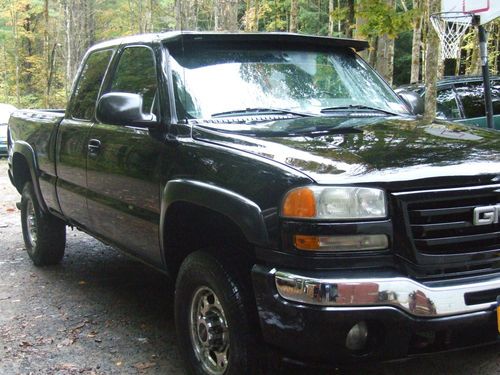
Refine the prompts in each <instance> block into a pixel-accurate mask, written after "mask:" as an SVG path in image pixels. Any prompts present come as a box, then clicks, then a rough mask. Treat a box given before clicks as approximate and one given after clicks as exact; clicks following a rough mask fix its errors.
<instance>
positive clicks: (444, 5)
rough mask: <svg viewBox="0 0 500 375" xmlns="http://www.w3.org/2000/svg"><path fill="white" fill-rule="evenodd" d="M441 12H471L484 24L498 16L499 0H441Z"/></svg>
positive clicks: (499, 15)
mask: <svg viewBox="0 0 500 375" xmlns="http://www.w3.org/2000/svg"><path fill="white" fill-rule="evenodd" d="M441 12H460V13H472V14H474V15H476V16H479V24H480V25H484V24H485V23H488V22H490V21H493V20H494V19H495V18H498V17H500V0H441Z"/></svg>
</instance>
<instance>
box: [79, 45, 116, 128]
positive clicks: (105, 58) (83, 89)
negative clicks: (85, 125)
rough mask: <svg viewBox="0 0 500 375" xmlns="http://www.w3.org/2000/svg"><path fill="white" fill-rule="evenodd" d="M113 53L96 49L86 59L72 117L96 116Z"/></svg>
mask: <svg viewBox="0 0 500 375" xmlns="http://www.w3.org/2000/svg"><path fill="white" fill-rule="evenodd" d="M112 53H113V51H112V50H105V51H96V52H93V53H92V54H91V55H90V56H89V57H88V58H87V60H86V61H85V65H84V66H83V69H82V72H81V74H80V77H79V79H78V83H77V85H76V87H75V92H74V96H73V100H72V102H71V108H70V113H71V117H73V118H76V119H81V120H91V119H92V118H93V117H94V112H95V106H96V101H97V95H98V94H99V88H100V87H101V83H102V79H103V78H104V74H105V73H106V68H107V67H108V64H109V60H110V58H111V55H112Z"/></svg>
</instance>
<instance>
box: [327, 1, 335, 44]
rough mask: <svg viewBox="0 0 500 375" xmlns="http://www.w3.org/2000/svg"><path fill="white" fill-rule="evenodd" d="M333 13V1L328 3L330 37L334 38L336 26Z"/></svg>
mask: <svg viewBox="0 0 500 375" xmlns="http://www.w3.org/2000/svg"><path fill="white" fill-rule="evenodd" d="M333 11H334V4H333V0H329V1H328V36H333V26H334V20H333Z"/></svg>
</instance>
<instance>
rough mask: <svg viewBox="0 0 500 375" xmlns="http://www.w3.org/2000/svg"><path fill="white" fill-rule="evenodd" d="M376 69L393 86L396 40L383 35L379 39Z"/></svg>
mask: <svg viewBox="0 0 500 375" xmlns="http://www.w3.org/2000/svg"><path fill="white" fill-rule="evenodd" d="M375 69H376V70H377V71H378V72H379V74H380V75H381V76H382V77H383V78H384V79H385V80H386V81H387V82H388V83H389V85H392V76H393V73H394V39H393V38H391V37H389V35H387V34H384V35H381V36H380V37H379V38H378V43H377V61H376V62H375Z"/></svg>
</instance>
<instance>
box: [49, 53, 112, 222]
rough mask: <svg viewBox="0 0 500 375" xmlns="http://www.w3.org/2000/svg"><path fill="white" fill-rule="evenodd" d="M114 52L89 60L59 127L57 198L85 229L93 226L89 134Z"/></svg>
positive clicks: (90, 56) (82, 69)
mask: <svg viewBox="0 0 500 375" xmlns="http://www.w3.org/2000/svg"><path fill="white" fill-rule="evenodd" d="M112 55H113V50H112V49H104V50H97V51H93V52H91V53H90V54H89V55H88V56H87V58H86V59H85V61H84V63H83V65H82V67H81V69H80V75H79V77H78V80H77V82H76V85H75V87H74V90H73V95H72V97H71V100H70V102H69V105H68V110H67V111H66V118H65V119H64V120H63V121H62V122H61V124H60V125H59V129H58V132H57V142H56V169H57V178H58V179H57V197H58V199H59V204H60V206H61V211H62V213H63V214H64V215H65V216H66V217H68V218H69V219H71V220H73V221H75V222H76V223H78V224H79V225H81V226H83V227H88V225H89V215H88V210H87V200H86V195H87V174H86V168H87V151H88V147H89V132H90V128H91V127H92V124H93V123H94V114H95V108H96V101H97V97H98V95H99V90H100V87H101V84H102V81H103V78H104V76H105V74H106V70H107V68H108V65H109V62H110V60H111V56H112Z"/></svg>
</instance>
